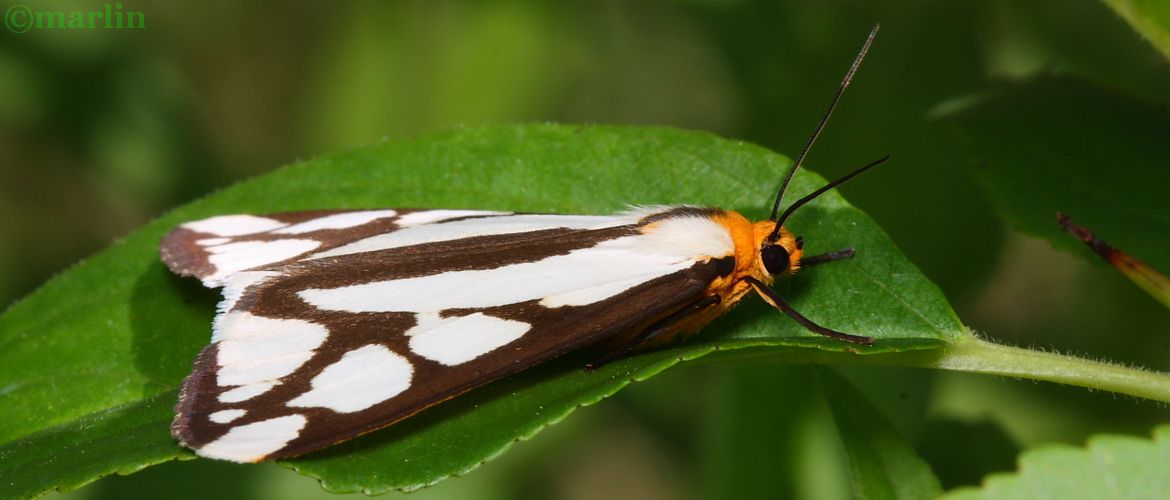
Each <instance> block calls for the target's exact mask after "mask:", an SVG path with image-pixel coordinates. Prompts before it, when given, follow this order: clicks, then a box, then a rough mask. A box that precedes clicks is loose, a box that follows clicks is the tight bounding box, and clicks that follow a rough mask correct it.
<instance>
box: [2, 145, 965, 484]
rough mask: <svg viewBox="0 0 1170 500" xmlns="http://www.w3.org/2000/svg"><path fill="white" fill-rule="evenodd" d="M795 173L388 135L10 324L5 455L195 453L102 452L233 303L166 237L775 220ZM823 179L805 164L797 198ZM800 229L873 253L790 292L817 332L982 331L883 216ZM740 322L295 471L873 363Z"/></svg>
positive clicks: (722, 154) (156, 450) (48, 294)
mask: <svg viewBox="0 0 1170 500" xmlns="http://www.w3.org/2000/svg"><path fill="white" fill-rule="evenodd" d="M788 163H789V162H788V160H786V159H785V158H783V157H780V156H778V155H776V154H774V153H771V152H769V151H767V150H764V149H762V148H759V147H756V146H752V145H749V144H744V143H742V142H734V141H728V140H724V139H719V138H717V137H714V136H712V135H709V134H703V133H695V132H685V131H680V130H674V129H666V128H623V127H569V126H552V125H522V126H508V127H490V128H473V129H460V130H455V131H450V132H446V133H440V134H434V135H428V136H424V137H420V138H413V139H404V140H399V141H393V142H387V143H383V144H378V145H374V146H370V147H366V148H361V149H356V150H353V151H349V152H344V153H339V154H334V155H329V156H324V157H321V158H317V159H314V160H310V161H307V162H304V163H302V164H298V165H294V166H292V167H289V168H286V169H282V170H279V171H276V172H273V173H271V174H268V175H265V176H261V177H259V178H256V179H253V180H250V181H247V182H243V183H240V184H238V185H235V186H232V187H230V188H228V189H225V190H223V191H221V192H218V193H215V194H213V195H211V196H209V197H207V198H205V199H202V200H199V201H196V202H194V203H191V204H190V205H187V206H185V207H182V208H180V209H178V210H175V211H174V212H172V213H169V214H167V215H166V216H164V217H162V218H160V219H158V220H156V221H154V222H152V223H151V224H148V225H147V226H145V227H143V228H142V229H140V230H139V231H136V232H135V233H133V234H131V235H130V236H128V237H126V238H125V239H124V240H122V241H120V242H118V243H117V244H115V245H113V246H112V247H111V248H109V249H107V250H105V251H103V252H101V253H99V254H98V255H96V256H94V257H93V258H91V259H89V260H88V261H86V262H84V263H82V264H80V265H78V266H76V267H75V268H73V269H71V270H69V271H67V272H65V273H64V274H62V275H60V276H58V277H57V278H55V279H53V280H51V281H50V282H49V283H47V284H46V285H45V286H44V287H42V288H41V289H40V290H38V291H37V292H35V293H34V294H32V295H31V296H29V297H28V298H26V299H24V300H23V301H21V302H19V303H18V304H16V305H15V306H13V307H12V308H11V309H9V310H8V311H7V312H5V313H4V314H3V315H2V316H0V347H2V348H0V367H3V368H2V369H0V394H2V396H0V397H2V398H3V400H2V401H0V452H2V453H4V456H5V457H8V458H7V459H6V462H7V460H11V461H12V462H11V463H16V464H20V463H24V464H31V463H34V461H36V460H39V458H38V457H52V456H54V455H55V454H57V453H72V454H83V453H84V454H85V456H87V457H88V460H90V461H91V462H90V467H87V468H86V469H84V471H82V472H84V474H82V473H81V472H79V471H77V470H74V469H73V468H71V467H68V466H58V465H55V464H58V463H64V462H61V461H53V460H45V461H44V463H43V464H41V465H39V466H40V467H41V470H39V471H37V474H36V475H35V478H36V479H37V481H38V482H36V484H29V485H27V486H26V487H27V488H28V491H45V490H48V489H52V488H54V487H58V486H67V487H72V486H76V485H78V484H81V483H82V482H83V479H82V477H81V476H85V477H87V478H89V479H94V478H97V477H100V476H101V475H102V474H104V473H110V472H114V471H118V470H133V469H135V468H139V467H143V466H145V465H149V464H151V463H155V462H157V461H158V460H161V459H165V458H166V457H186V456H189V454H188V452H186V451H185V450H183V449H182V448H180V447H179V446H178V445H177V444H175V443H173V442H168V441H167V440H165V439H158V440H155V441H151V444H150V445H149V446H147V447H146V448H145V449H142V450H138V451H136V452H135V453H127V452H122V451H118V450H108V449H106V448H102V447H101V446H98V445H93V446H88V445H85V443H101V442H103V440H104V439H113V438H115V437H116V436H118V435H119V434H118V432H120V430H121V429H119V428H118V427H117V426H114V425H98V424H99V423H100V422H103V421H104V419H107V418H119V419H120V418H127V419H131V420H133V419H137V418H140V417H141V416H140V415H137V413H136V412H139V411H145V410H139V409H136V408H138V407H137V406H135V405H136V404H139V403H143V402H144V401H147V400H152V398H162V399H163V400H166V399H168V398H170V397H171V396H170V395H171V394H173V393H174V390H175V389H176V388H177V387H178V385H179V384H180V382H181V381H182V379H183V377H184V376H185V375H186V374H187V372H188V371H189V370H190V367H191V361H192V359H193V358H194V356H195V354H196V353H197V352H198V351H199V350H200V349H201V348H202V347H203V346H205V345H206V344H207V342H208V340H209V338H210V326H209V325H210V321H211V318H212V315H213V313H214V304H215V302H216V300H217V292H215V291H211V290H205V289H202V288H201V287H200V286H199V285H198V283H197V282H196V281H195V280H189V279H181V278H178V277H175V276H172V275H170V273H168V272H167V270H166V269H165V267H164V266H163V265H162V264H161V263H160V262H159V260H158V252H157V245H158V241H159V239H160V238H161V237H162V235H163V234H165V233H166V231H168V230H169V229H171V228H173V227H175V226H176V225H178V224H180V223H182V222H184V221H189V220H194V219H198V218H202V217H208V216H212V215H220V214H229V213H241V212H243V213H265V212H278V211H288V210H298V209H311V208H369V207H447V208H479V209H503V210H516V211H529V212H559V213H612V212H615V211H619V210H622V209H624V208H625V207H627V206H628V205H630V204H661V203H690V204H707V205H714V206H722V207H724V208H730V209H738V210H741V211H744V212H745V213H746V214H747V215H748V216H751V217H756V218H760V217H763V216H766V213H765V208H766V205H768V204H769V203H770V201H771V197H772V196H773V193H772V192H771V190H772V189H773V188H774V186H775V185H776V183H777V180H778V179H779V177H780V175H781V173H782V172H783V170H784V169H785V168H786V167H787V165H788ZM860 182H863V181H860ZM823 183H824V180H823V179H820V178H819V177H817V176H816V175H814V174H812V173H809V172H801V174H800V175H798V176H797V177H796V179H795V181H794V184H793V188H792V190H791V191H792V192H791V194H790V195H789V197H788V199H789V200H793V199H796V197H798V196H801V195H803V194H805V193H808V192H811V191H812V190H814V189H815V188H816V187H818V186H820V185H822V184H823ZM789 226H790V227H791V228H792V229H794V230H796V231H799V232H800V233H801V234H803V235H804V236H805V238H806V240H807V241H808V245H807V247H806V248H807V250H808V251H810V252H812V253H818V252H824V251H830V250H836V249H839V248H843V247H846V246H853V247H855V248H856V249H857V251H858V256H857V257H855V258H854V259H852V260H850V261H845V262H839V263H834V264H832V265H825V266H819V267H817V268H814V269H811V270H809V271H808V272H805V273H801V274H800V275H798V277H797V278H795V279H793V280H788V282H787V283H784V284H782V285H781V286H780V287H779V290H780V291H781V293H783V294H785V296H786V297H790V299H791V300H790V303H791V304H792V305H793V306H794V307H796V308H797V309H798V310H801V311H802V312H804V313H805V314H806V315H808V316H809V317H810V318H812V319H813V320H814V321H818V322H820V323H823V324H825V325H826V326H829V327H832V328H835V329H839V330H842V331H846V332H851V333H858V334H863V335H872V336H874V337H876V338H878V339H879V340H878V344H877V345H876V346H874V347H873V348H869V349H864V350H863V351H864V352H867V353H878V352H898V351H904V350H909V349H929V348H932V347H937V346H939V345H943V344H945V343H947V342H953V341H955V340H956V339H959V338H962V336H963V335H965V333H964V332H963V330H962V327H961V325H960V324H959V321H958V320H957V318H956V317H955V315H954V313H953V312H952V311H951V309H950V307H949V305H948V304H947V302H946V300H945V298H943V296H942V295H941V294H940V293H939V291H938V289H937V288H936V287H935V286H934V285H933V284H931V283H930V282H929V281H928V280H927V279H926V278H924V277H923V276H922V275H921V274H920V273H919V272H918V271H917V270H916V269H915V268H914V266H913V265H911V264H910V263H909V262H907V261H906V259H905V258H904V257H903V256H902V255H901V254H900V253H899V252H898V251H897V249H896V248H895V247H894V245H893V244H892V243H891V242H890V241H889V239H888V238H887V237H886V236H885V235H884V234H883V233H882V231H881V230H880V229H879V228H878V227H877V226H876V225H875V224H874V223H873V221H871V220H870V219H869V218H867V217H866V216H865V215H864V214H862V213H861V212H859V211H858V210H857V209H855V208H852V207H850V206H849V205H848V204H847V203H845V201H844V200H842V199H841V198H840V197H839V196H837V195H836V194H830V195H827V196H824V197H821V198H819V199H818V200H817V201H816V202H815V203H813V204H812V205H810V206H808V207H807V208H804V209H802V210H801V211H800V212H798V213H797V215H796V216H795V217H794V218H793V219H792V221H791V223H790V224H789ZM745 302H747V301H745ZM728 316H729V317H727V318H723V319H721V320H719V321H717V322H716V323H714V324H712V325H711V326H709V327H708V328H707V329H706V330H705V332H704V334H703V335H701V336H700V337H699V338H697V339H695V340H694V341H692V342H689V343H685V344H682V345H678V346H674V347H673V348H671V349H666V350H662V351H658V352H653V353H648V354H645V355H641V356H637V357H634V358H630V359H626V360H622V361H620V362H616V363H613V364H611V365H607V366H605V367H604V368H603V369H601V370H598V371H597V372H594V373H585V372H584V371H582V370H581V367H582V366H584V363H585V361H586V359H585V358H584V357H582V356H568V357H566V358H563V359H561V360H557V361H554V362H551V363H547V364H545V365H543V366H540V367H538V368H536V369H534V370H529V371H527V372H524V373H521V374H519V375H517V376H514V377H511V378H508V379H505V380H502V381H499V382H497V383H493V384H491V385H489V386H487V387H484V388H482V389H479V390H475V391H473V392H471V393H469V394H466V395H464V396H461V397H459V398H455V399H454V400H452V401H450V402H447V403H444V404H442V405H439V406H437V407H436V408H434V409H432V410H429V411H426V412H423V413H422V414H420V415H418V416H417V417H414V418H411V419H409V420H407V421H405V422H402V423H400V424H398V425H395V426H392V427H390V428H388V429H386V430H383V431H380V432H376V433H372V434H369V435H367V436H364V437H362V438H359V439H356V440H353V441H351V442H348V443H345V444H342V445H340V446H337V447H333V448H329V449H326V450H323V451H321V452H319V453H315V454H312V455H309V456H306V457H303V458H300V459H297V460H290V461H288V462H287V463H286V465H288V466H290V467H293V468H295V469H297V470H299V471H301V472H303V473H305V474H308V475H311V476H314V477H318V478H321V480H322V483H323V484H324V486H325V487H326V488H327V489H330V490H333V491H358V490H361V491H366V492H370V493H377V492H384V491H387V490H391V489H413V488H418V487H422V486H425V485H427V484H431V483H434V482H436V481H439V480H441V479H443V478H445V477H448V476H450V475H453V474H461V473H464V472H466V471H469V470H471V469H473V468H475V467H476V466H478V465H479V464H480V463H482V462H483V461H485V460H488V459H490V458H491V457H493V456H495V455H497V454H499V453H501V452H503V451H504V450H505V449H507V448H508V447H509V446H510V445H511V444H512V443H513V442H515V441H517V440H520V439H525V438H527V437H529V436H531V435H533V434H534V433H536V432H537V431H539V430H540V429H541V428H543V427H544V426H546V425H549V424H552V423H555V422H556V421H558V420H560V419H561V418H563V417H564V416H565V415H567V414H569V413H571V412H572V411H573V410H574V409H576V408H577V407H579V406H581V405H585V404H591V403H594V402H596V401H598V400H600V399H602V398H604V397H605V396H608V395H610V394H613V393H614V392H615V391H617V390H619V389H620V388H622V387H623V386H625V385H627V384H628V383H629V381H630V380H635V379H644V378H648V377H650V376H652V375H654V374H655V373H658V372H660V371H662V370H663V369H665V368H667V367H669V366H671V365H674V364H677V363H678V362H679V360H680V359H684V358H687V359H689V358H695V357H699V356H703V355H704V354H707V353H709V352H711V351H712V350H714V349H721V350H726V349H739V348H748V347H753V348H757V349H761V350H767V349H770V350H773V351H776V352H786V353H795V354H794V355H799V353H800V352H810V353H811V352H820V353H822V354H826V355H835V356H839V357H840V359H842V360H846V361H847V360H851V359H855V358H857V356H856V355H855V354H852V353H845V352H842V351H854V350H856V347H854V346H852V345H845V344H842V343H839V342H834V341H831V340H827V339H824V338H821V337H819V336H817V335H815V334H811V333H809V332H807V331H805V330H803V329H802V328H800V327H799V326H798V325H796V324H795V323H794V322H792V321H791V320H789V319H787V318H785V317H783V316H781V315H779V314H777V313H775V312H773V311H769V310H767V309H766V308H763V307H760V305H759V304H758V303H756V304H754V305H752V304H747V305H745V306H744V307H740V308H737V310H736V311H734V313H733V314H730V315H728ZM797 347H804V348H808V347H815V348H817V349H803V350H802V349H794V348H797ZM828 351H832V352H828ZM838 352H840V354H834V353H838ZM164 406H165V405H164ZM152 421H153V422H156V423H155V424H154V425H156V426H157V428H155V429H154V432H155V433H156V434H155V435H157V436H163V435H165V434H166V432H167V423H168V419H165V418H155V419H154V420H152ZM50 428H53V429H54V430H53V431H47V429H50ZM57 431H60V432H63V433H70V434H74V433H75V434H76V435H73V436H72V439H73V440H74V441H75V442H77V443H80V444H79V445H78V447H75V448H71V449H66V448H64V447H57V443H58V441H56V440H40V441H35V442H36V443H39V444H38V445H37V448H38V449H36V450H35V453H34V450H32V449H30V448H29V447H27V446H24V445H22V444H20V443H26V442H29V441H26V440H28V439H32V438H33V437H34V436H36V435H39V434H38V433H40V432H57ZM6 477H7V476H6ZM27 477H34V476H32V475H28V476H27Z"/></svg>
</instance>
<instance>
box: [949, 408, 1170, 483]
mask: <svg viewBox="0 0 1170 500" xmlns="http://www.w3.org/2000/svg"><path fill="white" fill-rule="evenodd" d="M1167 464H1170V426H1162V427H1158V428H1157V429H1154V439H1153V441H1151V440H1149V439H1144V438H1138V437H1133V436H1119V435H1109V434H1101V435H1097V436H1094V437H1092V438H1091V439H1089V443H1088V445H1087V446H1086V447H1084V448H1077V447H1073V446H1067V445H1057V446H1048V447H1043V448H1039V449H1035V450H1031V451H1028V452H1025V453H1024V454H1023V455H1021V456H1020V464H1019V470H1018V471H1016V472H1014V473H1011V474H992V475H991V476H988V477H987V478H986V479H984V481H983V486H982V487H980V488H961V489H958V490H955V491H953V492H951V493H950V494H948V495H947V496H946V497H944V498H947V499H949V500H978V499H981V498H995V499H1014V498H1021V499H1025V498H1026V499H1036V498H1165V496H1166V492H1167V491H1170V474H1166V466H1167Z"/></svg>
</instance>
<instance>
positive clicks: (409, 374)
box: [161, 207, 734, 462]
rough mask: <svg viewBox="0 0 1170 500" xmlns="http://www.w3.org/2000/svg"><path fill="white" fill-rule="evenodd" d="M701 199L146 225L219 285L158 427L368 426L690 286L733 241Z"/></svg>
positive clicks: (243, 453)
mask: <svg viewBox="0 0 1170 500" xmlns="http://www.w3.org/2000/svg"><path fill="white" fill-rule="evenodd" d="M711 213H713V212H702V211H700V210H696V209H693V208H690V207H660V208H655V209H646V210H641V211H637V212H631V213H627V214H622V215H616V216H559V215H524V214H519V215H517V214H507V213H499V212H476V211H463V210H427V211H406V210H401V211H395V210H368V211H334V212H296V213H285V214H276V215H269V216H264V217H257V216H250V215H233V216H221V217H213V218H210V219H205V220H202V221H197V222H192V223H188V224H184V225H183V226H181V227H179V228H177V229H175V230H174V231H172V232H171V233H170V234H169V235H167V237H166V238H165V239H164V240H163V244H162V248H161V253H162V256H163V260H164V261H165V262H166V264H167V265H168V266H169V267H170V268H171V269H172V270H173V271H174V272H176V273H178V274H181V275H188V276H195V277H198V278H200V279H201V280H203V282H204V284H206V285H207V286H210V287H222V288H223V294H224V300H223V302H222V303H221V304H220V310H219V314H218V315H217V316H216V318H215V322H214V326H213V335H212V343H211V345H209V346H208V347H207V348H205V349H204V350H203V352H201V353H200V354H199V356H198V358H197V359H196V361H195V368H194V371H193V372H192V374H191V375H190V376H189V377H188V378H187V380H186V381H185V382H184V384H183V388H182V391H181V395H180V400H179V404H178V406H177V413H178V414H177V415H176V417H175V421H174V424H173V427H172V432H173V434H174V435H175V437H176V438H177V439H179V440H180V441H181V442H182V443H183V444H184V445H186V446H188V447H190V448H193V449H195V450H196V452H197V453H198V454H200V455H202V456H207V457H212V458H219V459H226V460H233V461H241V462H248V461H259V460H265V459H273V458H282V457H291V456H296V455H300V454H303V453H307V452H309V451H313V450H316V449H319V448H322V447H325V446H328V445H331V444H334V443H337V442H340V441H344V440H346V439H349V438H352V437H354V436H357V435H360V434H363V433H366V432H369V431H372V430H374V429H378V428H380V427H384V426H386V425H389V424H391V423H394V422H396V421H398V420H401V419H403V418H406V417H408V416H410V415H412V414H414V413H417V412H419V411H420V410H422V409H425V408H427V407H429V406H431V405H434V404H436V403H438V402H441V401H443V400H446V399H448V398H450V397H453V396H455V395H457V394H460V393H462V392H465V391H467V390H469V389H471V388H474V387H476V386H479V385H482V384H485V383H487V382H490V381H493V380H496V379H499V378H501V377H504V376H507V375H509V374H512V373H515V372H517V371H520V370H523V369H525V368H527V367H530V366H532V365H535V364H537V363H540V362H542V361H545V360H548V359H551V358H553V357H556V356H559V355H561V354H564V353H566V352H568V351H571V350H574V349H578V348H581V347H583V346H588V345H591V344H596V343H599V342H604V341H609V340H612V339H614V338H615V337H617V336H619V335H623V334H629V333H631V332H633V330H634V329H635V328H637V327H639V326H645V324H646V323H647V321H648V320H652V319H654V318H659V317H663V316H666V315H669V314H671V313H672V312H675V311H678V310H679V309H680V308H682V307H684V306H686V305H687V304H690V303H692V302H694V301H695V300H696V299H697V298H699V297H702V296H703V294H704V293H705V291H706V290H707V287H708V285H709V284H710V283H711V282H712V280H713V279H715V277H716V275H717V273H718V270H717V269H716V267H717V266H716V263H715V261H714V260H713V259H716V258H722V257H725V256H728V255H732V254H733V253H734V243H733V242H732V241H731V238H730V237H729V236H728V235H727V233H726V230H724V229H723V228H722V227H720V226H719V224H717V223H715V222H713V221H712V219H711V217H710V215H711Z"/></svg>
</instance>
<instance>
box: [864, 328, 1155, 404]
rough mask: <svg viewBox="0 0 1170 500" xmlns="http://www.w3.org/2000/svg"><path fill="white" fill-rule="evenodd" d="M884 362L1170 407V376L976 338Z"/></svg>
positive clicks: (895, 357) (892, 358) (892, 357)
mask: <svg viewBox="0 0 1170 500" xmlns="http://www.w3.org/2000/svg"><path fill="white" fill-rule="evenodd" d="M882 357H884V358H887V359H883V360H876V359H875V360H874V361H878V362H879V363H882V362H884V361H890V362H894V363H896V364H899V365H902V366H906V365H907V364H909V365H910V366H919V367H924V368H938V369H943V370H955V371H962V372H971V373H986V374H990V375H1000V376H1005V377H1017V378H1025V379H1031V380H1044V381H1048V382H1056V383H1060V384H1068V385H1074V386H1079V387H1086V388H1089V389H1095V390H1103V391H1110V392H1116V393H1119V394H1128V395H1130V396H1136V397H1139V398H1145V399H1152V400H1155V401H1162V402H1164V403H1170V373H1163V372H1153V371H1148V370H1143V369H1139V368H1131V367H1127V366H1120V365H1115V364H1110V363H1102V362H1100V361H1093V360H1089V359H1084V358H1077V357H1073V356H1065V355H1063V354H1057V353H1053V352H1044V351H1036V350H1032V349H1023V348H1019V347H1012V346H1006V345H1002V344H995V343H992V342H987V341H985V340H980V339H979V338H977V337H974V336H970V337H966V338H965V339H964V340H962V341H959V342H957V343H954V344H949V345H947V346H945V347H943V348H942V349H939V350H938V351H934V352H931V351H921V352H912V353H903V354H899V355H888V356H882ZM883 364H885V363H883Z"/></svg>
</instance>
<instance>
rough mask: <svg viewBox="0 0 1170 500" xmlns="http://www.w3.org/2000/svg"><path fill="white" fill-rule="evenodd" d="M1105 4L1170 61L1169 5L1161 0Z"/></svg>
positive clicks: (1109, 1)
mask: <svg viewBox="0 0 1170 500" xmlns="http://www.w3.org/2000/svg"><path fill="white" fill-rule="evenodd" d="M1105 4H1106V5H1108V6H1110V7H1112V8H1113V10H1114V11H1115V12H1117V14H1118V15H1120V16H1121V18H1122V19H1125V21H1126V22H1128V23H1129V25H1130V26H1132V27H1133V29H1134V30H1136V31H1137V32H1138V33H1141V34H1142V36H1143V37H1145V39H1146V40H1149V42H1150V44H1151V45H1153V46H1154V47H1156V48H1157V49H1158V50H1159V51H1161V52H1162V55H1164V56H1166V58H1167V59H1170V3H1166V2H1164V1H1162V0H1105Z"/></svg>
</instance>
